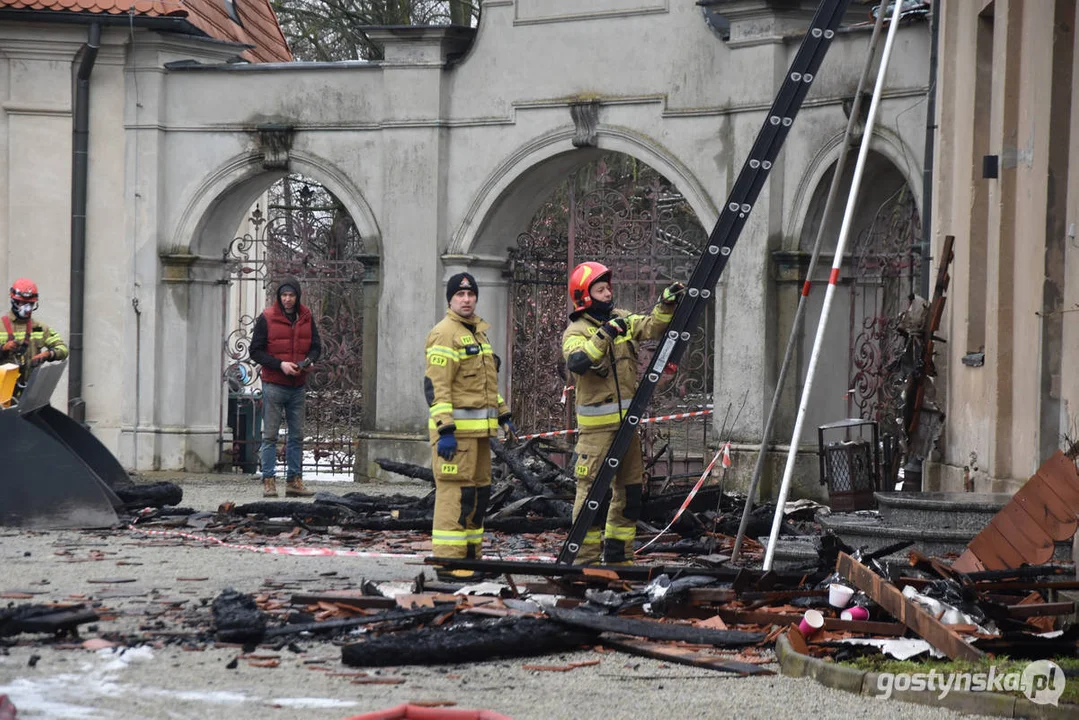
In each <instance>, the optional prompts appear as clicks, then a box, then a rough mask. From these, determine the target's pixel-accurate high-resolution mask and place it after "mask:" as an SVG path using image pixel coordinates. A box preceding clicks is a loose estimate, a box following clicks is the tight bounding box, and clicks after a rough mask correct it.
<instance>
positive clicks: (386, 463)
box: [375, 458, 435, 483]
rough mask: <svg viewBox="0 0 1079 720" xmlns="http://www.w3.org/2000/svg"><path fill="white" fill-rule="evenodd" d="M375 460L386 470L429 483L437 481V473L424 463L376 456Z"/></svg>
mask: <svg viewBox="0 0 1079 720" xmlns="http://www.w3.org/2000/svg"><path fill="white" fill-rule="evenodd" d="M375 462H376V463H378V466H379V467H380V468H382V469H383V470H385V471H386V472H392V473H395V474H397V475H404V476H405V477H410V478H416V479H417V480H426V481H427V482H429V483H433V482H434V481H435V473H434V471H433V470H431V468H429V467H424V466H423V465H413V464H412V463H403V462H397V461H395V460H389V459H387V458H375Z"/></svg>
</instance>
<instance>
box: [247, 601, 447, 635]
mask: <svg viewBox="0 0 1079 720" xmlns="http://www.w3.org/2000/svg"><path fill="white" fill-rule="evenodd" d="M453 608H454V604H453V603H436V604H435V606H434V607H429V608H426V607H425V608H418V609H416V610H388V611H386V612H383V613H379V614H378V615H364V616H363V617H357V618H348V619H346V620H324V621H322V622H309V623H292V624H291V625H281V626H280V627H275V628H270V629H268V630H267V631H266V635H265V637H266V638H274V637H282V636H285V635H295V634H297V633H302V632H311V633H320V632H337V631H340V630H350V629H352V628H354V627H359V626H361V625H373V624H376V623H416V622H426V621H428V620H433V619H434V618H436V617H438V616H439V615H442V614H443V613H446V612H449V611H450V610H452V609H453Z"/></svg>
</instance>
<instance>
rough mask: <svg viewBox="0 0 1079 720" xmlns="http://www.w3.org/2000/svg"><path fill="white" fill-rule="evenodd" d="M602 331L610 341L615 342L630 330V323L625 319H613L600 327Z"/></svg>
mask: <svg viewBox="0 0 1079 720" xmlns="http://www.w3.org/2000/svg"><path fill="white" fill-rule="evenodd" d="M600 330H602V331H603V334H604V335H606V336H607V337H608V338H609V339H611V340H614V339H615V338H616V337H618V336H619V335H624V334H625V332H626V331H627V330H629V322H627V321H626V319H625V318H620V317H619V318H611V319H610V320H608V321H607V322H605V323H603V325H601V326H600Z"/></svg>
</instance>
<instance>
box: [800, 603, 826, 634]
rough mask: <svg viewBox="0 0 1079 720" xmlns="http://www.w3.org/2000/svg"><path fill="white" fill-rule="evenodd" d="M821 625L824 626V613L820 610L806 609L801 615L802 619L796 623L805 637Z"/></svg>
mask: <svg viewBox="0 0 1079 720" xmlns="http://www.w3.org/2000/svg"><path fill="white" fill-rule="evenodd" d="M822 627H824V615H823V614H822V613H821V611H820V610H812V609H811V610H806V611H805V615H803V616H802V621H801V622H800V623H798V629H799V630H801V631H802V635H803V636H805V637H809V636H810V635H812V634H813V633H815V632H817V631H818V630H820V629H821V628H822Z"/></svg>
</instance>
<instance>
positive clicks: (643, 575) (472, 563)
mask: <svg viewBox="0 0 1079 720" xmlns="http://www.w3.org/2000/svg"><path fill="white" fill-rule="evenodd" d="M424 563H425V564H427V565H439V566H441V567H444V568H447V569H450V570H481V571H484V572H491V573H495V574H498V575H503V574H506V573H509V574H511V575H537V576H540V577H562V576H581V575H588V574H599V573H607V574H611V575H612V576H617V577H619V578H621V579H623V580H637V581H646V580H654V579H655V578H657V577H659V576H660V575H669V576H671V577H678V576H680V575H685V574H689V573H692V574H693V575H705V576H708V577H713V578H716V579H718V580H721V581H724V582H735V581H736V580H737V581H738V584H737V585H736V589H738V590H741V589H742V588H748V587H750V586H751V585H753V584H755V583H757V582H759V581H760V580H761V579H762V578H764V577H765V576H767V580H768V583H769V586H768V587H769V588H772V587H779V586H787V587H790V588H798V587H802V586H805V585H814V584H816V583H818V582H820V581H821V580H823V579H824V578H825V577H826V573H821V572H818V573H813V574H805V573H795V574H787V573H777V572H770V573H762V572H760V571H758V570H749V569H746V568H726V567H721V568H698V567H694V568H690V567H685V566H680V565H587V566H585V565H559V564H557V563H545V562H533V561H528V560H473V559H459V560H458V559H451V558H436V557H428V558H424ZM762 589H763V588H762Z"/></svg>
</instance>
